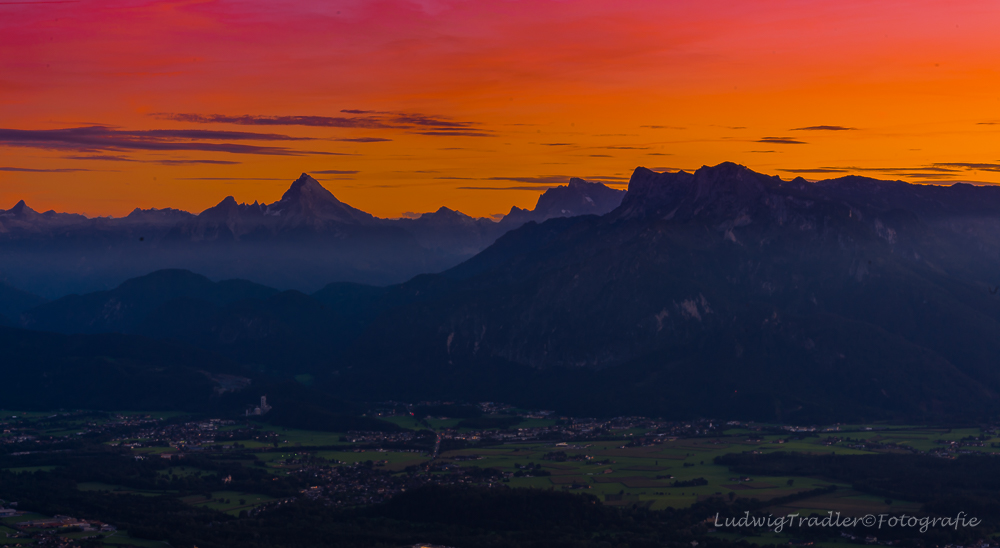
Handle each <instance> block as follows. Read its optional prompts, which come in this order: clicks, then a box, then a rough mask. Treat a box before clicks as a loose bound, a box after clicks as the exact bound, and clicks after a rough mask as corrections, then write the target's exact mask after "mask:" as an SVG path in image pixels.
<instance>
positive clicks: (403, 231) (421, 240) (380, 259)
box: [0, 173, 623, 298]
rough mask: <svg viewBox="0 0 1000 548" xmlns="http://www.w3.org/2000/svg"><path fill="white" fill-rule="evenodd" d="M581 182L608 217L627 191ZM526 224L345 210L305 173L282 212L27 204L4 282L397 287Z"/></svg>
mask: <svg viewBox="0 0 1000 548" xmlns="http://www.w3.org/2000/svg"><path fill="white" fill-rule="evenodd" d="M574 181H576V180H574ZM581 184H582V185H589V186H587V189H588V190H587V192H588V193H590V194H594V195H595V196H598V203H599V206H600V207H599V208H598V209H601V208H603V210H602V211H600V213H606V212H607V211H610V210H611V209H613V208H614V207H615V206H617V202H615V201H614V200H610V201H609V200H606V199H604V201H600V200H602V198H601V196H604V195H603V194H600V189H604V190H605V191H606V193H607V192H610V193H612V195H616V196H619V197H620V195H622V194H623V193H622V192H621V191H616V190H611V189H608V188H607V187H604V186H603V185H599V184H596V183H578V182H573V183H572V185H570V186H572V187H573V189H575V188H577V187H579V186H581ZM569 188H570V187H560V188H553V189H549V190H547V191H546V192H545V193H544V194H543V195H542V196H541V197H540V199H539V203H540V204H542V207H543V208H545V210H546V212H539V213H538V214H537V215H535V217H533V219H535V220H541V219H544V218H548V217H549V216H551V215H554V213H549V212H547V211H548V210H549V209H551V210H553V211H555V210H559V211H564V210H565V211H569V210H571V209H573V207H575V206H573V205H572V204H575V203H576V202H578V201H579V200H582V199H583V198H579V197H578V196H576V195H575V190H574V191H566V192H564V191H563V190H565V189H569ZM561 189H562V190H561ZM553 193H555V194H553ZM606 193H605V194H606ZM553 196H558V197H557V198H553ZM564 202H565V204H564V206H559V205H558V204H560V203H564ZM553 204H555V205H553ZM536 209H537V208H536ZM518 211H520V210H518ZM574 211H575V210H574ZM581 211H582V210H581ZM529 213H530V212H529ZM560 215H561V214H560ZM523 222H524V221H518V222H515V221H513V220H511V221H507V222H505V223H497V222H495V221H494V220H492V219H486V218H479V219H473V218H471V217H468V216H466V215H464V214H462V213H460V212H457V211H452V210H450V209H447V208H442V209H439V210H438V211H436V212H434V213H427V214H424V215H422V216H420V217H419V218H417V219H380V218H377V217H374V216H372V215H370V214H368V213H366V212H364V211H361V210H359V209H356V208H354V207H351V206H350V205H348V204H345V203H343V202H341V201H340V200H338V199H337V198H336V197H335V196H334V195H333V194H332V193H331V192H330V191H329V190H327V189H326V188H324V187H323V186H322V185H321V184H320V183H319V182H318V181H316V179H314V178H312V177H311V176H309V175H308V174H305V173H303V174H302V175H301V176H300V177H299V178H298V179H296V180H295V181H294V182H293V183H292V184H291V186H290V187H289V189H288V190H287V191H286V192H285V193H284V194H283V195H282V197H281V199H280V200H278V201H276V202H274V203H271V204H262V203H258V202H254V203H252V204H245V203H237V202H236V200H235V199H234V198H233V197H232V196H228V197H226V198H225V199H223V200H222V201H221V202H219V203H218V204H217V205H215V206H213V207H210V208H208V209H206V210H205V211H203V212H201V213H200V214H198V215H192V214H190V213H187V212H184V211H180V210H176V209H169V208H168V209H147V210H142V209H135V210H133V211H132V212H131V213H130V214H129V215H127V216H126V217H123V218H120V219H116V218H109V217H100V218H95V219H89V218H87V217H84V216H83V215H77V214H68V213H56V212H54V211H47V212H45V213H38V212H36V211H34V210H32V209H31V208H30V207H28V206H27V205H26V204H25V203H24V201H20V202H18V204H16V205H15V206H14V207H13V208H11V209H9V210H6V211H4V210H0V276H2V277H4V278H6V279H7V280H8V281H9V282H10V283H12V284H13V285H14V286H16V287H18V288H20V289H23V290H26V291H30V292H33V293H37V294H39V295H43V296H45V297H48V298H54V297H60V296H63V295H66V294H69V293H83V292H88V291H95V290H100V289H111V288H113V287H115V286H116V285H118V284H119V283H121V282H122V281H124V280H126V279H128V278H132V277H136V276H141V275H144V274H147V273H149V272H152V271H155V270H161V269H187V270H193V271H196V272H200V273H202V274H204V275H207V276H209V277H211V278H213V279H227V278H250V279H254V280H256V281H259V282H261V283H265V284H268V285H271V286H274V287H278V288H281V289H297V290H302V291H315V290H317V289H319V288H321V287H323V286H324V285H325V284H327V283H330V282H333V281H345V282H366V283H374V284H388V283H395V282H401V281H403V280H406V279H408V278H410V277H412V276H414V275H416V274H420V273H425V272H439V271H441V270H444V269H446V268H448V267H451V266H454V265H456V264H458V263H460V262H461V261H463V260H465V259H467V258H469V257H471V256H472V255H474V254H476V253H477V252H479V251H481V250H482V249H484V248H485V247H486V246H488V245H490V244H491V243H493V242H494V241H495V240H496V238H497V237H499V236H500V235H501V234H503V233H504V232H506V231H507V230H510V229H511V228H516V227H517V226H520V224H523Z"/></svg>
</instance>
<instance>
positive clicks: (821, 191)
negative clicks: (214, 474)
mask: <svg viewBox="0 0 1000 548" xmlns="http://www.w3.org/2000/svg"><path fill="white" fill-rule="evenodd" d="M574 186H577V187H579V186H580V185H574ZM584 188H586V187H584ZM591 199H593V197H592V196H591ZM594 201H597V200H594ZM539 202H540V203H541V202H542V200H539ZM577 203H579V202H577ZM237 205H238V204H237ZM268 207H269V206H268ZM536 209H538V208H536ZM547 211H548V212H549V213H551V211H552V210H551V209H547ZM567 211H569V210H568V209H567ZM560 212H561V211H560ZM573 212H574V213H576V211H573ZM418 220H419V219H418ZM438 221H440V222H442V223H443V224H448V223H451V222H456V223H464V225H465V226H466V227H467V228H468V227H474V226H476V225H475V223H476V221H475V220H472V219H469V218H467V217H463V216H460V214H457V213H456V212H453V211H451V210H439V211H438V212H436V213H435V214H434V215H432V216H430V217H428V218H427V219H426V220H425V223H426V225H428V226H433V223H434V222H438ZM343 226H345V225H344V223H338V224H337V230H342V227H343ZM352 226H353V225H352ZM399 226H400V225H396V227H397V228H398V227H399ZM998 226H1000V189H998V188H992V187H973V186H970V185H953V186H947V187H946V186H921V185H911V184H907V183H903V182H899V181H878V180H874V179H866V178H859V177H845V178H840V179H832V180H828V181H821V182H817V183H811V182H808V181H805V180H804V179H801V178H796V179H793V180H790V181H785V180H782V179H780V178H778V177H771V176H767V175H763V174H759V173H755V172H753V171H752V170H749V169H747V168H746V167H743V166H739V165H736V164H732V163H724V164H720V165H717V166H712V167H703V168H701V169H699V170H697V171H696V172H694V173H686V172H678V173H656V172H653V171H650V170H648V169H645V168H637V169H636V170H635V171H634V173H633V175H632V178H631V180H630V182H629V189H628V192H627V194H626V195H625V196H624V199H622V200H621V202H620V205H618V206H617V207H616V208H614V209H613V210H611V211H610V212H606V213H605V214H603V215H597V214H593V215H576V216H565V217H563V216H557V217H555V218H550V219H548V220H545V221H544V222H535V221H529V222H527V223H525V224H524V225H522V226H520V227H519V228H517V229H514V230H511V231H509V232H507V233H505V234H504V235H503V236H501V237H499V238H498V239H497V240H496V241H495V242H494V243H493V244H492V245H490V246H489V247H487V248H486V249H485V250H483V251H482V252H480V253H478V254H477V255H475V256H474V257H472V258H470V259H468V260H466V261H465V262H463V263H461V264H459V265H457V266H455V267H453V268H450V269H448V270H446V271H444V272H441V273H440V274H422V275H419V276H415V277H413V278H411V279H410V280H408V281H406V282H404V283H401V284H395V285H390V286H387V287H373V286H369V285H363V284H356V283H344V282H337V283H332V284H329V285H327V286H326V287H324V288H323V289H321V290H320V291H317V292H315V293H313V294H312V295H305V294H302V293H298V292H278V291H276V290H266V289H260V288H259V287H258V288H256V289H253V291H250V290H249V289H246V288H247V287H251V286H240V287H244V289H242V290H241V291H244V293H240V292H238V291H235V292H233V291H230V293H228V295H231V296H228V297H223V296H221V295H222V293H224V291H223V286H224V285H225V284H227V283H231V282H219V283H216V284H213V283H212V282H209V281H207V280H204V279H202V281H198V282H195V281H193V280H194V279H195V278H194V275H192V274H190V273H185V274H180V273H166V274H164V273H157V275H154V276H152V277H146V278H143V279H141V280H139V281H134V282H130V284H133V283H134V284H136V285H130V284H123V286H122V288H119V289H116V290H114V291H110V292H106V293H100V294H95V295H84V296H82V297H75V298H69V297H67V298H63V299H58V300H55V301H53V302H50V303H46V304H43V305H41V306H38V307H35V308H34V309H32V310H29V311H27V312H24V313H22V314H21V318H22V320H24V321H26V322H34V323H33V324H25V325H31V326H33V327H34V328H39V329H40V328H45V329H51V330H57V331H62V332H66V333H87V332H94V331H100V330H108V331H120V332H126V333H138V334H143V335H146V336H149V337H170V338H175V339H180V340H183V341H186V342H187V343H189V344H194V345H196V346H200V347H202V348H206V349H210V350H213V351H217V352H220V353H223V354H225V355H227V356H229V357H230V358H231V359H234V360H236V361H238V362H241V363H243V364H252V366H253V367H254V368H256V369H257V370H265V371H270V372H271V374H274V375H286V376H288V375H297V374H300V373H308V374H310V375H311V376H312V378H314V379H315V386H316V387H318V388H322V389H324V390H326V391H327V392H328V393H330V394H333V395H336V396H339V397H344V398H363V399H368V400H373V401H376V400H377V401H381V400H386V399H399V400H403V401H406V400H432V399H441V400H464V401H477V400H481V401H489V400H497V401H508V402H512V403H517V404H519V405H525V406H533V407H544V408H555V409H558V410H560V411H561V412H565V413H574V414H580V415H588V416H590V415H619V414H644V415H659V416H668V417H677V418H690V417H695V416H702V417H718V418H723V417H726V418H747V419H756V420H782V421H795V422H809V421H817V422H819V421H831V420H840V421H856V420H874V419H893V418H895V419H900V420H904V419H905V420H938V419H943V418H953V419H954V418H960V419H962V420H973V419H976V418H981V417H988V416H993V414H995V413H996V412H997V411H998V410H1000V407H998V398H997V394H998V393H1000V369H997V368H996V366H995V363H996V360H997V357H998V356H1000V299H998V298H997V297H996V295H995V294H994V293H995V292H992V288H995V287H996V286H997V285H998V282H1000V280H998V279H997V278H998V274H1000V241H998V236H997V235H998V234H1000V231H998V230H997V228H998ZM309 230H313V229H312V228H310V229H309ZM469 231H470V232H471V231H472V230H471V228H470V229H469ZM245 234H249V233H245ZM245 234H244V236H241V238H245V237H247V236H246V235H245ZM411 234H412V233H411ZM261 237H262V238H265V239H266V237H267V236H261ZM428 237H429V236H428ZM241 241H245V240H241ZM160 277H164V278H167V279H170V280H174V281H172V282H171V283H173V284H177V286H178V287H188V288H189V289H184V291H179V290H169V291H167V290H165V289H163V288H160V287H159V286H157V284H156V283H154V281H155V280H157V279H160ZM198 278H200V277H198ZM189 279H190V280H191V281H183V280H189ZM181 281H183V283H181ZM243 283H244V284H248V282H243ZM126 286H127V287H140V286H141V287H143V289H142V290H141V291H137V292H136V294H135V296H132V297H130V296H128V295H129V294H130V291H131V290H129V291H126V290H125V289H123V288H126ZM203 286H204V287H206V288H208V289H207V290H206V291H207V292H202V293H199V291H202V290H201V289H197V290H195V289H191V288H200V287H203ZM252 287H257V286H252ZM227 291H228V290H227ZM156 292H159V293H161V294H163V295H165V296H167V297H169V298H168V299H166V300H164V299H162V298H157V299H159V300H157V299H151V298H148V297H143V296H142V295H143V294H145V293H156ZM115 299H117V300H115ZM154 301H155V302H154ZM133 302H134V303H145V304H142V305H141V306H140V305H139V304H128V305H126V304H125V303H133ZM75 303H86V306H82V305H78V304H75ZM112 303H121V305H120V306H119V304H112ZM119 310H121V311H123V312H121V313H120V314H119V312H118V311H119ZM129 311H131V312H129ZM126 312H127V313H126ZM115 314H119V315H118V316H115ZM116 318H118V319H116ZM115 322H117V323H115Z"/></svg>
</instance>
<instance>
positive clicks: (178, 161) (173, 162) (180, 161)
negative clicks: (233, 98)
mask: <svg viewBox="0 0 1000 548" xmlns="http://www.w3.org/2000/svg"><path fill="white" fill-rule="evenodd" d="M63 158H65V159H67V160H100V161H106V162H141V163H147V164H160V165H165V166H186V165H219V166H233V165H239V164H241V163H242V162H234V161H232V160H197V159H186V158H173V159H166V160H137V159H135V158H127V157H125V156H110V155H105V154H91V155H86V156H63Z"/></svg>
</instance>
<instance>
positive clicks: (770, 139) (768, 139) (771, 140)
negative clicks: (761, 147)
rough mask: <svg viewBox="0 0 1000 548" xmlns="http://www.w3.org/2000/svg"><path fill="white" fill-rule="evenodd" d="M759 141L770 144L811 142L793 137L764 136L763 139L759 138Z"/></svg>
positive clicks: (803, 143)
mask: <svg viewBox="0 0 1000 548" xmlns="http://www.w3.org/2000/svg"><path fill="white" fill-rule="evenodd" d="M757 142H758V143H767V144H770V145H807V144H809V143H807V142H805V141H799V140H798V139H794V138H792V137H764V138H763V139H757Z"/></svg>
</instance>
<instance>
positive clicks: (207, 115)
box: [0, 0, 1000, 217]
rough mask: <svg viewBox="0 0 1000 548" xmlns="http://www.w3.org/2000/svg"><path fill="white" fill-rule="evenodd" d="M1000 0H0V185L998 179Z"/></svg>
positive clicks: (159, 193) (353, 200)
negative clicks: (684, 173)
mask: <svg viewBox="0 0 1000 548" xmlns="http://www.w3.org/2000/svg"><path fill="white" fill-rule="evenodd" d="M998 23H1000V4H998V3H997V2H995V1H993V0H979V1H953V2H946V1H931V0H928V1H922V0H911V1H906V2H902V1H883V2H861V1H856V0H850V1H844V0H839V1H818V0H799V1H778V0H765V1H760V2H737V1H732V0H714V1H702V2H662V1H651V2H627V3H623V2H610V1H591V0H580V1H573V2H568V1H547V0H532V1H530V2H529V1H501V2H476V1H437V0H425V1H405V0H385V1H327V2H294V3H274V2H255V1H242V2H228V1H200V0H182V1H128V0H123V1H101V2H98V1H87V0H83V1H37V2H30V1H18V2H3V1H0V208H9V207H11V206H13V205H14V203H15V202H17V201H18V200H20V199H24V200H25V201H26V202H27V203H28V205H30V206H31V207H33V208H34V209H36V210H39V211H43V210H47V209H56V210H58V211H75V212H81V213H86V214H88V215H115V216H120V215H124V214H127V213H128V212H129V211H130V210H131V209H132V208H134V207H143V208H148V207H176V208H181V209H186V210H189V211H194V212H197V211H201V210H203V209H205V208H207V207H209V206H211V205H214V204H215V203H217V202H219V201H220V200H221V199H222V198H223V197H225V196H227V195H232V196H234V197H235V198H236V199H237V200H238V201H247V202H252V201H254V200H258V201H263V202H271V201H274V200H276V199H278V198H279V197H280V195H281V193H282V192H283V191H284V190H285V189H286V188H287V187H288V185H289V183H290V182H291V181H292V180H294V179H295V178H296V177H298V175H299V174H300V173H302V172H308V173H310V174H312V175H313V176H315V177H316V178H317V179H319V180H320V181H321V182H322V183H323V184H324V185H325V186H326V187H327V188H328V189H330V190H331V191H332V192H333V193H334V194H335V195H336V196H337V197H338V198H339V199H341V200H342V201H345V202H347V203H349V204H351V205H353V206H355V207H358V208H360V209H363V210H365V211H369V212H371V213H373V214H375V215H378V216H383V217H395V216H400V215H404V214H406V213H407V212H423V211H430V210H434V209H437V208H438V207H439V206H442V205H444V206H448V207H451V208H453V209H459V210H461V211H463V212H465V213H468V214H470V215H477V216H486V215H491V214H496V213H504V212H506V211H507V210H509V209H510V207H511V206H512V205H517V206H521V207H527V206H531V205H533V204H534V201H535V200H536V199H537V196H538V193H539V192H540V191H542V190H544V189H545V188H548V187H550V186H553V185H556V184H559V183H565V181H566V180H568V178H569V177H582V178H586V179H589V180H597V181H603V182H606V183H608V184H612V185H619V186H617V188H624V185H625V184H626V183H627V181H628V177H629V174H630V173H631V171H632V170H633V169H634V168H635V167H636V166H645V167H649V168H651V169H654V170H667V169H670V170H676V169H694V168H697V167H699V166H701V165H703V164H717V163H720V162H723V161H735V162H739V163H742V164H744V165H746V166H748V167H750V168H752V169H754V170H756V171H760V172H764V173H769V174H776V175H780V176H782V177H783V178H790V177H794V176H797V175H801V176H803V177H806V178H807V179H819V178H829V177H836V176H840V175H846V174H863V175H868V176H873V177H878V178H884V179H903V180H906V181H910V182H933V183H945V184H947V183H949V182H951V181H970V182H977V183H1000V147H998V145H1000V64H998V62H997V61H998V59H1000V39H998V38H997V33H996V27H997V25H998Z"/></svg>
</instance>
